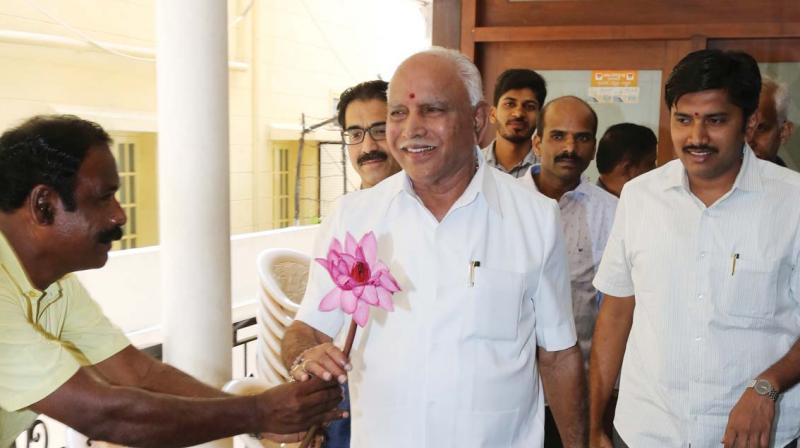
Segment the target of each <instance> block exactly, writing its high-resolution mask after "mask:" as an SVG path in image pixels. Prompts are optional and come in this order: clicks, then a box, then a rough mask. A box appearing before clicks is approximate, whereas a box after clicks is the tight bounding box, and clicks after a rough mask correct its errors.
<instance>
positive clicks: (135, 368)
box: [90, 346, 228, 398]
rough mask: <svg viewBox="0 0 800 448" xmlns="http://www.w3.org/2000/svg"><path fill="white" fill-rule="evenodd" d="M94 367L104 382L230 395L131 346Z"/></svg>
mask: <svg viewBox="0 0 800 448" xmlns="http://www.w3.org/2000/svg"><path fill="white" fill-rule="evenodd" d="M90 370H91V371H92V373H95V374H97V375H98V376H99V378H100V379H102V380H103V381H104V382H106V383H108V384H112V385H116V386H130V387H136V388H141V389H146V390H149V391H151V392H161V393H165V394H171V395H178V396H181V397H205V398H214V397H225V396H227V395H228V394H226V393H224V392H222V391H221V390H219V389H217V388H215V387H213V386H210V385H208V384H205V383H203V382H201V381H200V380H197V379H195V378H193V377H191V376H190V375H189V374H187V373H185V372H183V371H181V370H179V369H177V368H175V367H172V366H170V365H169V364H165V363H163V362H161V361H159V360H157V359H155V358H153V357H151V356H149V355H147V354H145V353H143V352H142V351H140V350H138V349H136V348H135V347H133V346H128V347H126V348H125V349H123V350H122V351H120V352H119V353H117V354H116V355H114V356H112V357H110V358H108V359H107V360H105V361H103V362H101V363H98V364H97V365H95V366H91V367H90Z"/></svg>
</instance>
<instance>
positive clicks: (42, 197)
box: [28, 184, 58, 226]
mask: <svg viewBox="0 0 800 448" xmlns="http://www.w3.org/2000/svg"><path fill="white" fill-rule="evenodd" d="M57 201H58V193H56V192H55V190H53V189H52V188H51V187H48V186H47V185H41V184H40V185H37V186H35V187H33V189H32V190H31V192H30V194H29V195H28V209H29V211H30V215H31V217H32V218H33V221H34V223H36V224H38V225H43V226H49V225H51V224H53V220H54V219H55V210H56V202H57Z"/></svg>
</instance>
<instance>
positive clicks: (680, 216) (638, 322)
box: [594, 146, 800, 447]
mask: <svg viewBox="0 0 800 448" xmlns="http://www.w3.org/2000/svg"><path fill="white" fill-rule="evenodd" d="M743 153H744V155H743V163H742V166H741V169H740V171H739V174H738V176H737V178H736V181H735V183H734V185H733V188H731V190H730V191H729V192H728V193H727V194H725V195H724V196H722V197H721V198H720V199H719V200H718V201H717V202H715V203H714V204H713V205H711V206H710V207H706V206H705V205H704V204H703V203H702V202H701V201H700V200H699V199H697V197H695V196H694V195H693V194H692V193H691V192H690V190H689V184H688V180H687V177H686V174H685V170H684V168H683V165H682V164H681V162H680V160H673V161H672V162H669V163H667V164H666V165H664V166H663V167H661V168H659V169H656V170H654V171H651V172H650V173H647V174H644V175H642V176H640V177H638V178H636V179H634V180H633V181H631V182H629V183H628V184H626V186H625V188H624V189H623V192H622V197H621V199H620V202H619V205H618V207H617V215H616V218H615V222H614V228H613V230H612V232H611V237H610V238H609V242H608V245H607V247H606V252H605V254H604V255H603V260H602V262H601V264H600V269H599V272H598V274H597V277H596V278H595V280H594V284H595V286H596V287H597V288H598V289H599V290H600V291H602V292H603V293H605V294H609V295H612V296H619V297H626V296H635V300H636V307H635V308H634V312H633V326H632V328H631V332H630V336H629V338H628V344H627V347H626V350H625V358H624V361H623V365H622V379H621V384H620V393H619V403H618V405H617V410H616V417H615V420H614V426H615V427H616V428H617V431H618V432H619V434H620V435H621V436H622V439H623V440H624V441H625V442H626V443H627V444H628V445H630V446H636V447H638V446H648V447H649V446H675V447H677V446H681V447H686V446H691V447H710V446H719V445H720V440H721V439H722V436H723V434H724V432H725V427H726V425H727V422H728V414H729V413H730V411H731V409H732V408H733V406H734V405H735V404H736V402H737V401H738V400H739V398H740V397H741V395H742V393H743V392H744V391H745V388H746V386H747V383H748V381H749V380H751V379H753V378H755V377H756V376H757V375H758V374H760V373H761V372H763V371H764V370H766V369H767V368H768V367H770V366H771V365H773V364H774V363H775V362H777V361H778V360H779V359H780V358H781V357H782V356H783V355H784V354H786V353H787V352H788V351H789V349H790V347H792V345H793V344H794V343H795V341H796V340H797V339H798V336H800V303H798V301H800V293H799V289H800V273H799V271H798V261H799V260H798V257H800V201H798V197H800V175H798V174H797V173H795V172H793V171H790V170H788V169H785V168H781V167H779V166H778V165H775V164H773V163H770V162H766V161H762V160H758V159H757V158H756V157H755V155H754V154H753V152H752V150H751V149H750V148H749V147H747V146H745V148H744V152H743ZM734 263H735V264H734ZM778 407H779V410H778V412H777V417H776V421H775V426H776V428H777V431H776V433H775V434H774V442H775V445H774V446H784V445H786V444H787V443H789V442H790V441H792V440H794V439H795V438H797V437H798V435H800V387H797V386H795V387H793V388H790V389H789V390H787V391H785V392H784V393H783V395H782V396H781V398H780V399H779V401H778Z"/></svg>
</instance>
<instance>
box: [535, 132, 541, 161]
mask: <svg viewBox="0 0 800 448" xmlns="http://www.w3.org/2000/svg"><path fill="white" fill-rule="evenodd" d="M533 153H534V154H536V157H538V158H539V159H541V158H542V138H541V137H539V134H533Z"/></svg>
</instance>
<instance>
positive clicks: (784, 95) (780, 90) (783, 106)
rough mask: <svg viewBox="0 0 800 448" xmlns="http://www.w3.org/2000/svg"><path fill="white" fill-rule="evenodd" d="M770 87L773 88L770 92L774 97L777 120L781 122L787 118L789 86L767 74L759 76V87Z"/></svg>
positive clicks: (789, 98) (789, 99)
mask: <svg viewBox="0 0 800 448" xmlns="http://www.w3.org/2000/svg"><path fill="white" fill-rule="evenodd" d="M764 87H770V88H772V89H774V90H775V92H774V93H773V94H772V95H773V97H774V99H775V111H776V112H777V115H778V121H779V122H780V124H783V122H784V121H786V120H787V119H788V118H789V103H790V101H791V97H790V96H789V87H788V86H787V85H786V84H785V83H782V82H778V81H776V80H774V79H772V78H770V77H769V76H762V77H761V89H762V90H763V89H764Z"/></svg>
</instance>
